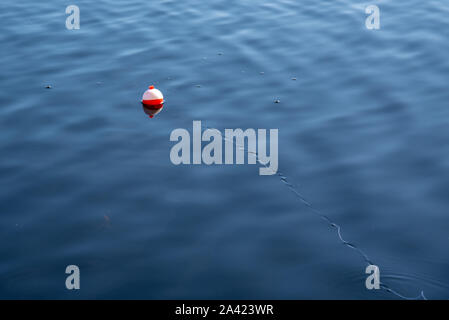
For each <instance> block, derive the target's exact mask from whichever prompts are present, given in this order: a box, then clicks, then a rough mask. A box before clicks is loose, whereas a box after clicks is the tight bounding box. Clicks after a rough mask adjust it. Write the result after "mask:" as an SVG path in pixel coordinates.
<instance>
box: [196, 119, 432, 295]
mask: <svg viewBox="0 0 449 320" xmlns="http://www.w3.org/2000/svg"><path fill="white" fill-rule="evenodd" d="M202 126H203V127H205V128H206V129H214V128H210V127H208V126H205V125H202ZM222 138H223V140H224V141H228V142H231V143H232V144H234V141H233V140H232V139H231V140H230V139H227V138H226V137H225V136H222ZM235 146H236V147H238V148H239V149H240V150H244V151H246V153H247V154H248V155H250V154H251V155H253V156H255V158H256V161H257V162H258V163H259V164H261V165H262V166H264V167H265V168H267V169H269V170H271V171H272V172H273V174H276V175H277V176H278V177H279V178H280V181H281V182H282V183H283V184H284V185H285V186H286V187H287V188H288V189H290V191H292V192H293V193H294V194H295V195H296V197H297V198H298V199H299V200H300V201H301V203H302V204H304V206H306V207H307V209H308V210H309V212H311V213H313V214H314V215H316V216H317V217H319V218H321V219H323V220H324V221H326V223H327V224H328V225H329V226H330V227H331V228H334V229H336V233H337V236H338V240H339V241H340V242H341V243H342V244H343V245H345V246H346V247H348V248H351V249H353V250H355V251H356V252H357V253H358V254H359V255H360V256H361V257H362V259H363V260H364V261H365V263H366V264H367V266H368V265H376V264H375V263H373V262H372V260H371V259H370V258H369V256H368V255H367V254H366V253H365V252H364V251H363V250H362V249H360V248H359V247H358V246H356V245H355V244H353V243H351V242H349V241H346V240H345V239H344V238H343V236H342V228H341V226H340V225H338V224H337V223H335V222H334V221H333V220H332V219H330V218H329V217H328V216H326V215H325V214H323V213H322V212H321V211H320V210H318V209H316V208H315V207H314V206H312V204H311V203H310V202H308V201H307V200H306V198H305V197H304V196H303V195H302V194H301V193H300V192H299V190H298V188H297V187H295V186H294V185H293V184H292V183H290V182H289V180H288V177H287V176H286V175H284V174H283V173H281V172H275V171H273V170H272V169H270V168H269V167H267V165H266V163H263V162H262V161H261V160H260V158H259V155H258V153H257V152H254V151H248V150H246V149H245V146H242V145H238V144H237V143H236V144H235ZM379 287H380V289H382V290H385V291H386V292H389V293H391V294H393V295H395V296H396V297H398V298H401V299H404V300H421V299H422V300H427V298H426V296H425V295H424V291H423V290H421V292H420V294H419V295H418V296H416V297H407V296H405V295H403V294H400V293H399V292H397V291H396V290H394V289H392V288H391V287H390V286H388V285H387V284H385V283H383V282H382V281H380V284H379Z"/></svg>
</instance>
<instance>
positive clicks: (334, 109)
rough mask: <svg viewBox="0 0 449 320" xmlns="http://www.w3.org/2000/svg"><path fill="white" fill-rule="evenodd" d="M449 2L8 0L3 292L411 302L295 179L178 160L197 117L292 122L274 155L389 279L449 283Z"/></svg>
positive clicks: (434, 286)
mask: <svg viewBox="0 0 449 320" xmlns="http://www.w3.org/2000/svg"><path fill="white" fill-rule="evenodd" d="M72 4H73V5H77V6H78V7H79V8H80V18H81V25H80V29H79V30H68V29H66V25H65V20H66V17H67V16H68V15H67V14H66V13H65V9H66V7H67V6H68V5H72ZM371 4H374V5H378V6H379V8H380V13H381V27H380V29H379V30H368V29H367V28H366V27H365V19H366V17H367V15H366V14H365V8H366V7H367V6H368V5H371ZM448 16H449V2H448V1H446V0H444V1H441V0H439V1H436V0H429V1H417V0H411V1H408V2H407V4H404V3H402V2H400V1H392V0H374V1H371V2H360V1H356V0H332V1H331V0H328V1H316V0H300V1H299V0H281V1H262V0H259V1H256V0H244V1H242V0H239V1H235V0H228V1H224V0H211V1H201V0H187V1H176V0H164V1H143V0H130V1H124V0H116V1H105V0H100V1H87V0H74V1H72V2H69V1H56V0H49V1H44V2H42V1H41V2H35V1H29V0H26V1H19V2H18V1H12V0H3V1H2V3H1V4H0V21H1V23H0V43H1V50H0V70H1V72H0V87H1V90H0V128H1V129H0V130H1V135H0V152H1V157H0V181H1V183H0V298H3V299H11V298H19V299H25V298H39V299H47V298H56V299H77V298H86V299H94V298H98V299H106V298H114V299H115V298H124V299H129V298H143V299H197V298H203V299H218V298H232V299H240V298H246V299H399V297H398V296H396V295H394V294H392V293H390V292H388V291H387V290H367V289H366V288H365V279H366V276H367V275H366V274H365V267H366V263H365V261H364V260H363V259H362V257H361V256H360V255H359V254H358V252H357V251H355V250H352V249H351V248H349V247H348V246H346V245H344V244H342V242H341V241H340V240H339V238H338V236H337V234H336V230H335V228H332V227H331V226H329V224H328V223H326V221H324V220H323V219H320V218H319V217H317V216H316V215H314V214H313V212H311V210H310V208H309V207H307V206H306V205H305V204H304V203H303V202H301V201H300V199H299V198H298V196H297V195H296V194H295V193H293V192H291V190H290V189H289V188H288V187H287V186H286V184H285V183H283V182H282V180H281V179H280V176H277V175H273V176H260V175H259V166H257V165H221V166H220V165H213V166H206V165H180V166H175V165H174V164H172V162H171V161H170V157H169V154H170V148H171V147H172V146H173V144H174V143H173V142H170V141H169V137H170V133H171V132H172V130H174V129H176V128H186V129H188V130H189V131H191V130H192V129H191V128H192V121H193V120H201V121H202V123H203V125H205V126H210V127H213V128H217V129H219V130H221V131H222V130H224V129H225V128H242V129H246V128H255V129H258V128H263V129H271V128H273V129H279V171H280V172H282V174H283V175H285V176H286V177H288V181H289V182H291V183H292V184H294V185H295V188H296V189H295V190H299V191H300V192H301V194H302V195H304V197H305V198H306V199H307V201H309V202H310V203H311V204H312V205H313V207H314V208H316V209H317V210H319V211H320V212H322V213H323V214H325V215H326V216H328V217H329V218H331V219H332V221H335V222H336V223H338V224H339V225H340V226H341V228H342V229H341V231H342V235H343V237H344V238H345V239H346V240H348V241H350V242H351V243H352V244H355V245H356V246H357V248H360V249H361V250H363V252H365V253H366V254H368V255H369V258H370V259H372V261H373V262H374V263H375V264H376V265H378V266H379V268H380V275H381V280H382V282H384V283H385V284H387V285H388V286H389V287H391V288H394V290H396V291H397V292H399V293H400V294H401V295H404V296H407V297H415V296H417V295H419V293H420V292H421V291H422V290H423V291H424V293H425V296H426V297H427V298H429V299H447V298H449V252H448V242H449V233H448V226H449V214H448V213H449V212H448V208H449V170H448V169H449V143H448V137H449V90H448V83H449V60H448V52H449V19H448ZM151 84H153V85H155V86H156V87H157V88H159V89H160V90H161V91H162V92H163V93H164V96H165V98H166V103H165V106H164V109H163V111H162V112H161V113H160V114H158V115H156V116H155V118H153V119H149V118H148V116H147V115H146V114H145V113H144V112H143V110H142V106H141V105H140V102H139V100H140V98H141V95H142V93H143V92H144V91H145V89H146V88H147V87H148V85H151ZM46 86H51V89H47V88H46ZM275 100H279V101H280V103H274V101H275ZM71 264H74V265H77V266H79V268H80V270H81V289H80V290H72V291H70V290H67V289H66V287H65V279H66V276H67V275H66V274H65V268H66V266H67V265H71Z"/></svg>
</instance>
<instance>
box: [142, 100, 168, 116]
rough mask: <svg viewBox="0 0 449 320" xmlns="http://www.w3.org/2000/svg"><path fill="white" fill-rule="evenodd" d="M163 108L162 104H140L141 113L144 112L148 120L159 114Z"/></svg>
mask: <svg viewBox="0 0 449 320" xmlns="http://www.w3.org/2000/svg"><path fill="white" fill-rule="evenodd" d="M163 107H164V104H163V103H161V104H158V105H153V106H150V105H146V104H143V103H142V108H143V112H145V113H146V114H147V115H148V116H149V117H150V118H153V117H154V116H155V115H157V114H158V113H159V112H161V110H162V108H163Z"/></svg>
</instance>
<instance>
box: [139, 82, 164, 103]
mask: <svg viewBox="0 0 449 320" xmlns="http://www.w3.org/2000/svg"><path fill="white" fill-rule="evenodd" d="M142 103H143V104H144V105H145V106H151V107H153V108H162V105H163V104H164V96H163V95H162V92H160V91H159V90H158V89H155V88H154V86H149V87H148V90H147V91H145V93H144V94H143V97H142Z"/></svg>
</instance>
